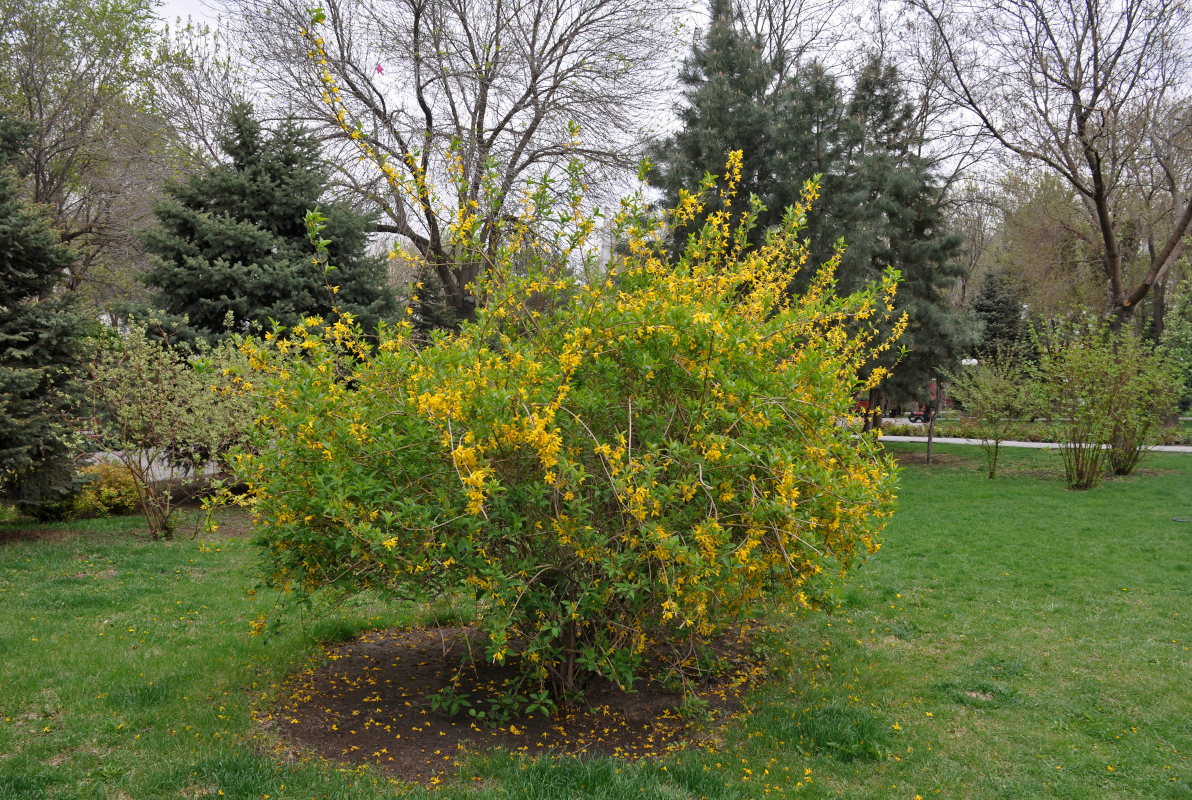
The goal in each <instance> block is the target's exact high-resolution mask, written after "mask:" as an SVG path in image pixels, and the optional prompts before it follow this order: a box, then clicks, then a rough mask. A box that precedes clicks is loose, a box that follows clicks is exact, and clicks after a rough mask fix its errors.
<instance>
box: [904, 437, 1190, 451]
mask: <svg viewBox="0 0 1192 800" xmlns="http://www.w3.org/2000/svg"><path fill="white" fill-rule="evenodd" d="M882 441H884V442H923V443H925V444H926V442H927V437H926V436H882ZM932 441H933V442H934V443H935V444H981V440H980V439H958V438H956V437H954V436H936V437H935V438H934V439H933V440H932ZM1002 447H1028V448H1031V449H1034V450H1058V449H1059V448H1060V445H1059V444H1058V443H1057V442H1018V441H1004V442H1002ZM1150 449H1151V450H1152V451H1153V452H1156V453H1192V445H1186V444H1159V445H1155V446H1154V447H1152V448H1150Z"/></svg>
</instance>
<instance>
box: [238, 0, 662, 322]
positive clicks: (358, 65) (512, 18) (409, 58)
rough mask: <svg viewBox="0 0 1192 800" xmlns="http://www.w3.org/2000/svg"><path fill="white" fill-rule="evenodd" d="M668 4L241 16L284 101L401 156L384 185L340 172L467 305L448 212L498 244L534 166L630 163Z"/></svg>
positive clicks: (272, 8) (419, 6)
mask: <svg viewBox="0 0 1192 800" xmlns="http://www.w3.org/2000/svg"><path fill="white" fill-rule="evenodd" d="M665 2H666V0H647V1H646V2H641V0H512V1H510V0H483V1H482V2H477V0H367V1H366V2H359V0H326V2H324V3H323V5H322V8H321V9H318V10H317V11H314V12H312V11H311V10H309V8H308V7H309V6H310V3H309V2H308V0H280V2H278V1H277V0H245V2H241V3H237V4H236V5H235V7H234V8H232V9H231V13H232V14H233V18H234V21H235V24H236V26H237V29H238V31H239V33H240V35H241V36H242V37H243V39H244V41H245V43H246V46H247V48H248V50H249V52H250V55H251V57H252V58H253V59H254V62H255V64H256V65H257V68H258V69H259V70H260V79H261V81H262V82H263V84H264V85H265V86H266V87H268V88H269V89H271V90H272V91H274V92H282V93H283V94H282V96H281V100H282V104H283V105H284V106H285V110H286V111H287V112H289V113H293V114H295V115H297V116H298V117H299V118H301V119H304V120H306V121H308V122H310V123H312V124H315V125H317V126H318V129H319V130H320V131H322V133H323V135H324V136H325V138H326V139H327V140H328V142H329V143H334V142H338V143H340V144H341V145H342V144H346V145H348V146H349V148H351V147H355V146H356V145H357V143H363V144H364V145H366V146H367V147H366V149H367V150H368V151H369V152H370V153H371V154H372V157H373V158H375V160H378V161H381V160H383V161H384V163H385V164H386V165H388V166H390V167H391V170H392V172H391V174H390V175H389V180H388V181H386V180H383V179H381V178H379V177H378V172H377V170H376V169H375V167H374V168H373V169H372V170H371V171H362V170H354V169H351V168H348V169H345V170H344V179H345V180H346V181H347V182H348V183H349V184H350V185H351V187H352V188H353V189H354V190H355V191H356V193H357V194H358V195H359V196H360V197H363V198H367V199H368V200H370V201H371V202H373V203H375V204H377V205H379V207H380V208H381V211H382V214H383V221H382V222H381V223H380V224H379V225H378V229H379V230H381V231H384V232H388V233H392V234H396V235H397V236H399V237H401V238H403V239H405V240H407V241H409V242H410V243H412V244H413V245H414V247H415V248H416V249H417V251H418V253H419V254H420V255H421V257H422V258H423V259H424V260H425V263H426V264H428V265H430V266H431V267H433V268H434V270H435V272H436V274H437V276H438V278H439V280H440V281H441V282H442V285H443V287H444V290H445V294H446V297H447V298H448V302H449V303H450V305H451V306H452V307H453V308H454V309H455V311H456V313H457V314H460V315H461V316H464V317H467V316H470V315H471V314H472V313H473V312H474V303H475V300H474V298H473V297H472V296H471V294H470V292H469V289H468V286H469V284H470V283H471V282H472V281H473V280H474V279H475V278H476V277H477V276H478V275H479V274H480V273H481V272H482V271H483V269H484V263H483V258H477V257H471V256H469V257H461V256H460V254H458V253H455V252H452V247H451V235H450V230H449V229H450V226H451V225H452V223H453V220H458V219H460V218H461V217H462V216H469V215H477V214H478V215H480V217H481V225H482V238H483V239H484V240H485V241H487V242H489V243H490V244H491V243H492V242H493V241H495V240H496V238H497V237H498V235H499V233H498V231H499V229H500V220H501V218H502V216H503V215H505V214H507V213H508V208H507V207H508V205H509V203H510V200H511V198H510V195H511V192H512V190H513V189H514V188H515V187H517V186H518V185H519V184H520V183H521V182H523V181H524V180H526V179H527V178H531V177H541V176H542V175H544V174H546V173H548V172H549V171H550V170H552V169H556V168H558V167H559V166H560V165H562V164H564V163H566V162H567V161H568V160H569V159H572V158H580V159H583V160H584V162H585V163H586V164H588V165H590V166H591V167H592V168H594V169H600V168H614V169H621V168H626V167H629V166H631V165H632V163H633V162H634V161H635V159H636V152H637V149H636V148H635V147H633V143H634V141H635V140H636V139H637V138H638V137H639V136H640V134H641V132H642V131H643V130H644V129H645V128H646V126H647V125H648V123H649V121H650V120H649V116H650V113H651V112H656V109H657V108H658V107H659V106H660V105H661V93H662V91H663V90H664V89H665V88H666V86H667V85H668V83H669V80H670V76H669V75H668V74H667V73H668V70H667V69H666V67H667V66H669V63H670V62H669V60H668V59H666V58H665V56H666V51H667V49H668V48H669V47H670V46H671V45H672V44H673V43H672V41H671V37H670V34H669V33H668V31H669V28H668V27H667V26H668V25H669V23H670V21H671V20H670V16H671V15H670V8H669V7H668V6H666V5H665ZM312 14H313V16H314V19H312ZM304 32H306V36H305V38H304V36H303V33H304ZM324 73H325V74H324ZM328 79H330V80H331V81H333V82H334V86H333V87H332V90H331V92H330V94H331V95H333V96H334V97H329V85H328V83H327V80H328ZM339 102H342V109H337V108H336V106H337V104H338V103H339ZM339 110H342V111H343V113H344V116H345V117H346V120H345V119H337V115H338V111H339ZM352 120H356V121H359V123H360V126H359V128H358V129H356V130H352V129H351V127H352V123H351V122H350V121H352ZM345 121H349V124H348V125H346V126H345V124H344V122H345ZM345 128H347V129H345ZM577 130H578V131H579V133H578V134H577ZM345 155H346V153H345ZM355 160H356V159H355V158H348V159H344V158H341V159H340V163H351V162H354V161H355ZM422 182H426V183H429V184H433V185H434V186H435V187H437V190H436V189H431V188H426V187H422V186H420V184H421V183H422ZM411 185H414V186H416V187H417V188H415V189H414V190H413V191H409V190H408V188H409V187H410V186H411ZM448 195H449V196H448ZM436 197H437V199H436Z"/></svg>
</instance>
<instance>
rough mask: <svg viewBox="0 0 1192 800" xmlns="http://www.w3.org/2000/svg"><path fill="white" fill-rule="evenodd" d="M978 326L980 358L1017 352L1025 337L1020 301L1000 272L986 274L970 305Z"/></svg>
mask: <svg viewBox="0 0 1192 800" xmlns="http://www.w3.org/2000/svg"><path fill="white" fill-rule="evenodd" d="M970 308H971V309H972V312H973V316H974V317H975V318H976V319H977V321H978V322H979V323H980V325H981V340H980V342H979V343H978V344H977V352H978V353H981V354H982V355H992V354H994V353H998V352H1002V353H1011V352H1014V351H1016V350H1018V349H1019V348H1020V347H1021V345H1022V344H1023V339H1024V338H1025V336H1026V323H1025V321H1024V320H1023V319H1022V298H1021V297H1020V296H1019V295H1018V293H1017V292H1015V291H1014V288H1013V287H1012V286H1011V285H1010V282H1009V281H1008V280H1006V276H1005V275H1004V274H1002V273H1001V272H993V271H991V272H987V273H986V274H985V277H984V278H982V279H981V286H980V287H979V288H978V289H977V294H976V295H974V296H973V299H972V301H971V303H970Z"/></svg>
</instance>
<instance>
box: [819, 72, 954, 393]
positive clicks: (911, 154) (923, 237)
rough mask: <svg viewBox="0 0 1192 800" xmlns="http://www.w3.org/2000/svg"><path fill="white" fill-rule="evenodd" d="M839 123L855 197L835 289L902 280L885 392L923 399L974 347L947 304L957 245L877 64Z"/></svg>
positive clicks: (906, 117) (902, 109)
mask: <svg viewBox="0 0 1192 800" xmlns="http://www.w3.org/2000/svg"><path fill="white" fill-rule="evenodd" d="M848 119H849V120H850V124H851V126H852V127H851V130H850V131H849V134H848V135H849V140H850V147H849V162H848V164H849V176H848V180H849V182H850V183H852V184H853V187H854V192H856V193H861V196H858V197H856V200H858V201H859V202H857V203H856V204H855V205H854V206H853V211H852V213H853V217H852V219H851V220H849V221H848V223H847V224H846V225H845V227H844V229H843V231H842V233H843V235H844V237H845V240H846V242H847V244H848V247H849V251H848V253H847V254H846V258H845V261H844V263H843V265H842V268H841V280H842V283H843V285H844V290H845V291H849V290H851V287H854V286H856V285H859V284H860V283H863V282H865V281H869V280H872V279H873V278H875V277H876V276H877V275H879V274H880V273H881V272H882V271H883V270H885V269H886V267H887V266H893V267H895V268H896V269H898V270H899V272H901V273H902V284H901V285H900V286H899V288H898V297H897V299H896V301H895V302H896V304H897V307H899V308H900V309H901V310H903V311H905V312H906V314H907V316H908V320H909V322H908V326H907V330H906V333H904V334H903V337H902V340H901V343H902V345H903V346H904V347H905V352H904V354H903V356H902V358H901V360H900V361H899V363H898V367H897V369H896V370H895V371H894V375H893V377H892V378H891V380H890V381H888V382H887V383H886V385H885V387H884V388H885V390H886V394H887V395H889V396H890V397H891V399H893V400H895V401H899V402H901V401H903V400H908V399H920V400H922V399H925V394H926V390H927V385H928V383H929V381H931V380H932V379H933V378H937V377H940V373H941V372H942V371H943V370H945V369H948V368H950V367H951V366H952V364H951V362H952V361H954V360H955V359H956V358H957V357H958V356H959V355H960V354H961V353H963V352H965V351H967V350H968V348H970V347H971V346H972V345H973V344H974V343H975V340H976V330H975V328H974V326H972V325H971V324H970V323H969V321H968V319H967V318H966V317H965V315H963V314H962V313H961V312H960V311H959V310H958V309H956V308H955V307H954V306H953V305H952V303H951V301H950V298H949V293H950V292H951V289H952V286H953V285H954V284H955V282H956V280H957V279H958V278H960V277H962V276H963V274H964V268H965V267H964V264H963V262H962V260H961V259H960V251H961V248H962V247H963V245H964V239H963V237H961V236H960V235H959V234H957V233H955V232H953V231H950V230H948V229H947V228H946V227H945V225H944V218H943V213H942V209H943V204H944V199H945V198H944V191H943V189H942V188H941V187H940V186H939V184H938V181H937V180H936V179H935V177H934V176H933V175H932V173H931V170H930V168H929V164H928V163H927V161H926V160H925V159H924V158H923V157H922V156H920V155H919V149H920V148H919V145H920V144H921V143H920V141H919V139H918V133H917V131H916V130H915V129H914V127H913V125H912V121H913V110H912V107H911V104H910V102H909V101H908V99H907V97H906V93H905V90H904V89H903V88H902V85H901V83H900V82H899V78H898V74H897V72H896V70H895V69H894V68H893V67H892V66H889V65H887V64H883V63H882V62H881V60H880V59H877V58H874V59H871V60H870V61H869V62H868V63H867V64H866V66H865V67H864V69H863V70H862V72H861V74H860V75H859V76H858V79H857V83H856V86H855V88H854V90H853V96H852V98H851V100H850V102H849V108H848ZM836 202H837V203H839V199H838V200H837V201H836Z"/></svg>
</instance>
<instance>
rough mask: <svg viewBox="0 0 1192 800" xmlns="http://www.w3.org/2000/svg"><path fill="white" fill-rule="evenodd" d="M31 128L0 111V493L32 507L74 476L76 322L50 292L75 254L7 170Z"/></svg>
mask: <svg viewBox="0 0 1192 800" xmlns="http://www.w3.org/2000/svg"><path fill="white" fill-rule="evenodd" d="M30 132H31V126H28V125H24V124H22V123H19V122H16V121H14V120H11V119H9V118H7V117H4V116H3V115H0V498H3V499H5V500H8V501H12V502H16V503H17V505H18V506H19V507H21V508H22V509H23V510H27V511H33V512H36V511H37V510H38V509H40V508H45V507H48V506H51V505H52V504H53V503H54V502H55V501H57V500H60V499H61V498H62V497H63V495H64V494H65V493H66V492H67V491H68V490H69V487H70V486H71V483H72V479H73V474H74V469H73V466H72V464H71V462H70V455H71V447H70V444H69V429H68V426H67V424H66V415H67V414H68V413H69V410H70V406H71V404H72V397H71V396H72V393H73V390H74V369H73V368H74V367H75V366H76V365H77V364H78V342H79V339H80V332H81V322H80V318H79V317H78V316H77V315H76V314H75V313H74V312H73V309H72V304H71V302H70V298H69V297H68V296H61V295H55V294H54V288H55V286H56V285H57V284H58V282H59V281H60V280H61V279H62V277H63V275H64V274H65V273H66V272H67V270H69V269H70V268H71V266H72V265H73V264H74V260H75V257H74V253H73V252H72V251H71V250H70V249H69V248H68V247H66V246H65V245H63V244H61V243H60V242H59V240H58V236H57V234H56V233H54V231H53V229H52V228H51V227H50V223H49V220H48V217H47V215H46V213H45V209H43V208H40V207H37V206H33V205H31V204H29V203H28V202H27V201H26V200H24V199H23V198H22V197H21V194H20V187H19V185H18V182H17V180H16V176H15V174H14V173H13V171H12V168H11V164H12V159H13V158H14V157H15V156H16V155H17V153H18V151H19V148H20V147H21V146H23V143H24V141H25V140H26V137H27V136H28V135H29V133H30Z"/></svg>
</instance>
